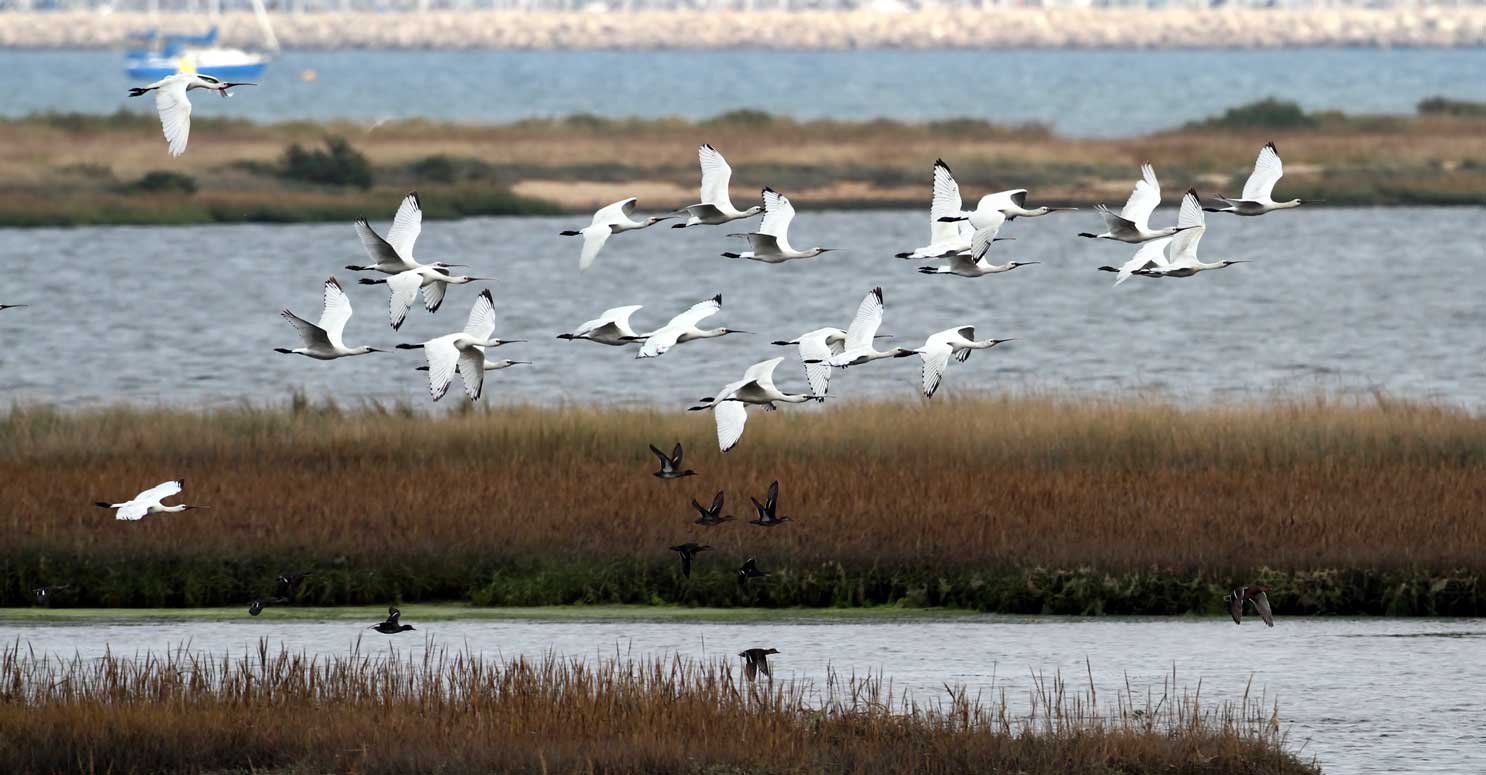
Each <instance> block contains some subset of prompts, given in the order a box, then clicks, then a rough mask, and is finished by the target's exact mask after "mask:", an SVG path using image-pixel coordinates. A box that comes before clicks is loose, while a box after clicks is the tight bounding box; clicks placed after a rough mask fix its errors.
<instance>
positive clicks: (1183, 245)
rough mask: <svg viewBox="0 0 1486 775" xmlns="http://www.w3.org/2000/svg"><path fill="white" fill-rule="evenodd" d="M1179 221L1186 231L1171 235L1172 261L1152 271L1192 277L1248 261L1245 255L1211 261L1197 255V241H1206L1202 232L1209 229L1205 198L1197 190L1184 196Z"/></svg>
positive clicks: (1165, 275)
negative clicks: (1205, 214) (1204, 207)
mask: <svg viewBox="0 0 1486 775" xmlns="http://www.w3.org/2000/svg"><path fill="white" fill-rule="evenodd" d="M1176 223H1177V226H1179V227H1181V228H1182V229H1184V231H1182V233H1181V234H1178V235H1176V236H1175V237H1172V238H1171V246H1170V248H1171V256H1170V261H1171V263H1169V264H1167V265H1166V266H1161V267H1156V268H1154V269H1152V270H1151V271H1152V272H1153V273H1154V274H1155V275H1156V276H1158V277H1191V276H1192V275H1195V274H1197V273H1198V272H1206V271H1208V270H1209V269H1226V268H1228V267H1230V266H1233V265H1234V264H1246V263H1248V260H1247V259H1242V258H1239V259H1223V260H1222V261H1212V262H1208V263H1204V262H1203V261H1202V260H1201V259H1199V258H1197V243H1199V242H1201V241H1202V235H1203V234H1205V233H1206V232H1207V223H1206V218H1205V217H1204V216H1203V215H1202V201H1201V200H1200V199H1198V198H1197V191H1196V190H1195V189H1187V194H1186V196H1183V197H1182V209H1181V214H1180V215H1178V216H1177V218H1176Z"/></svg>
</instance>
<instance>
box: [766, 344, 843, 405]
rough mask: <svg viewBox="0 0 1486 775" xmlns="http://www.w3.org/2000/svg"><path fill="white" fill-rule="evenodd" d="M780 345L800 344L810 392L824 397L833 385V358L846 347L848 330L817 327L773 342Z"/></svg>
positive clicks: (817, 396)
mask: <svg viewBox="0 0 1486 775" xmlns="http://www.w3.org/2000/svg"><path fill="white" fill-rule="evenodd" d="M773 343H774V344H776V345H779V346H780V347H790V346H798V347H799V348H800V361H801V362H802V363H804V364H805V379H806V381H808V382H809V383H810V392H811V393H812V394H813V395H815V397H816V398H823V397H824V396H825V394H826V391H827V390H829V389H830V387H831V365H830V364H829V363H827V361H829V360H830V359H831V358H833V357H835V356H836V355H838V354H840V352H841V351H842V350H843V349H845V347H846V332H845V331H842V330H841V329H839V328H829V327H828V328H817V329H815V330H814V331H806V332H805V333H803V334H800V335H799V336H797V337H795V338H794V339H778V340H775V341H774V342H773Z"/></svg>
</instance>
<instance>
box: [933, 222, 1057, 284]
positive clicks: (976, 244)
mask: <svg viewBox="0 0 1486 775" xmlns="http://www.w3.org/2000/svg"><path fill="white" fill-rule="evenodd" d="M998 231H1000V228H999V227H996V226H992V227H990V228H988V229H981V230H979V231H977V232H975V234H974V236H973V237H971V240H970V250H969V252H967V253H956V254H954V255H951V256H949V263H948V264H945V265H943V266H921V267H919V268H918V271H919V272H920V273H922V274H953V275H959V276H960V277H984V276H986V275H988V274H1001V273H1003V272H1010V271H1011V270H1013V269H1015V268H1017V267H1019V266H1027V265H1029V264H1040V263H1042V262H1041V261H1008V262H1006V263H1004V264H993V263H991V259H990V255H991V244H992V243H994V242H995V241H996V233H997V232H998Z"/></svg>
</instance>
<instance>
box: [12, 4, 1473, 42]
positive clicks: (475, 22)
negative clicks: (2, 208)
mask: <svg viewBox="0 0 1486 775" xmlns="http://www.w3.org/2000/svg"><path fill="white" fill-rule="evenodd" d="M212 24H217V25H219V26H220V27H221V31H222V41H223V43H225V44H226V45H234V46H254V45H258V44H260V43H261V40H262V38H261V33H260V31H259V29H258V26H257V23H256V21H255V20H254V18H253V16H252V15H251V14H247V13H228V14H224V15H222V16H221V17H220V18H219V19H217V20H212V19H211V18H210V17H209V16H207V15H206V14H169V13H167V14H160V15H158V16H157V17H155V18H154V19H151V18H150V16H149V15H148V14H144V13H129V12H119V13H111V14H97V13H92V12H72V11H68V12H43V13H34V12H24V13H23V12H8V13H0V47H4V48H121V47H123V46H125V45H128V37H127V36H128V33H129V32H131V31H136V30H139V29H142V28H146V27H161V28H164V29H167V30H170V31H172V32H203V31H205V30H206V28H207V27H209V26H211V25H212ZM273 25H274V30H275V32H276V34H277V36H278V38H279V40H280V41H281V43H282V44H283V46H284V47H286V48H290V49H342V48H374V49H375V48H382V49H420V48H429V49H435V48H436V49H449V48H461V49H515V50H551V49H634V50H656V49H739V48H751V49H773V50H787V49H810V50H847V49H872V48H886V49H922V50H930V49H946V48H953V49H1016V48H1038V49H1058V48H1072V49H1090V48H1092V49H1099V48H1150V49H1164V48H1224V49H1235V48H1237V49H1273V48H1293V47H1360V48H1394V47H1418V48H1476V47H1481V46H1486V8H1427V9H1414V8H1396V9H1381V10H1367V9H1355V8H1346V9H1337V8H1318V9H1309V10H1279V9H1222V10H1214V9H1201V10H1196V9H1160V10H1153V9H1129V8H996V9H987V10H969V9H965V10H958V9H928V10H922V11H916V12H893V11H868V10H858V11H849V12H838V11H808V12H786V11H705V12H701V11H634V12H622V13H591V12H545V11H527V12H513V11H466V12H449V11H431V12H428V13H422V14H418V13H387V14H381V13H306V14H275V15H274V16H273ZM744 44H746V45H744Z"/></svg>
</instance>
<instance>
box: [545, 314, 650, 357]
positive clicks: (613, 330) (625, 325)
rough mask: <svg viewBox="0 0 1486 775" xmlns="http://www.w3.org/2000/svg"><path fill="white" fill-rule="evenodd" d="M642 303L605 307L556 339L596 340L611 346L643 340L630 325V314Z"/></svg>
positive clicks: (620, 345) (621, 345)
mask: <svg viewBox="0 0 1486 775" xmlns="http://www.w3.org/2000/svg"><path fill="white" fill-rule="evenodd" d="M643 306H644V305H641V304H632V305H630V306H628V307H613V308H611V309H606V310H604V311H603V313H602V314H600V315H599V316H598V317H596V318H594V319H593V320H590V321H588V322H586V323H584V324H583V325H581V326H578V327H577V328H575V329H573V332H572V333H570V334H558V335H557V338H558V339H566V340H569V341H572V340H575V339H581V340H586V341H589V342H598V343H599V344H607V345H610V346H612V347H623V346H624V345H627V344H635V343H636V342H643V341H645V337H644V336H642V335H640V334H637V333H635V329H634V328H633V327H632V326H631V325H630V322H629V319H630V316H631V315H633V314H635V313H636V312H638V311H639V310H640V309H642V308H643Z"/></svg>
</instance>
